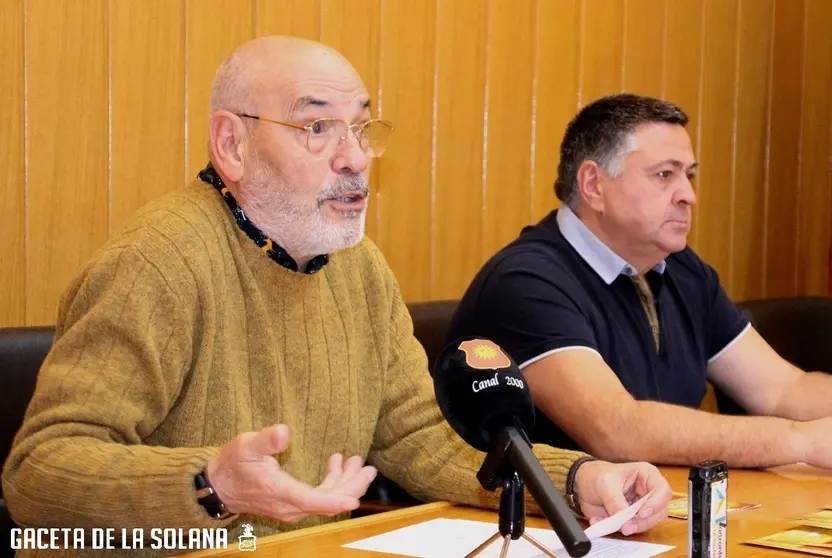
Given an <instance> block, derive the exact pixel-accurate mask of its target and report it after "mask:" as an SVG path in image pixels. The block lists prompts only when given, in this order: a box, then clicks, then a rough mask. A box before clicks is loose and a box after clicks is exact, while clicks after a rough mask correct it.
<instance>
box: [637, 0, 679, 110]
mask: <svg viewBox="0 0 832 558" xmlns="http://www.w3.org/2000/svg"><path fill="white" fill-rule="evenodd" d="M671 1H672V0H671ZM624 6H625V9H624V20H625V24H624V51H623V59H624V60H623V69H622V73H623V76H622V78H623V89H624V90H625V91H628V92H630V93H638V94H640V95H649V96H651V97H660V96H661V94H662V71H663V69H664V67H665V65H664V54H665V50H664V42H665V39H666V34H665V32H666V27H665V15H666V11H667V2H665V0H624ZM695 45H696V43H694V45H693V46H694V48H696V46H695ZM690 47H691V45H688V48H690Z"/></svg>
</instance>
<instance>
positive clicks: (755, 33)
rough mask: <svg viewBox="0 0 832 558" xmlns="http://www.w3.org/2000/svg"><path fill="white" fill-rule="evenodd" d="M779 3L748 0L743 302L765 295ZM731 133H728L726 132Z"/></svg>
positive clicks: (743, 31)
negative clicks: (769, 124)
mask: <svg viewBox="0 0 832 558" xmlns="http://www.w3.org/2000/svg"><path fill="white" fill-rule="evenodd" d="M773 19H774V0H754V1H749V0H743V1H742V6H741V13H740V43H739V44H740V52H739V74H738V76H737V79H738V83H739V91H738V94H739V95H738V96H739V103H738V105H737V115H736V120H737V124H736V151H735V158H736V174H735V181H734V202H735V203H734V233H733V238H734V247H733V254H734V262H733V265H734V289H733V293H732V294H733V296H734V298H735V299H737V300H749V299H752V298H760V297H762V296H763V293H764V291H763V288H764V281H763V279H764V269H765V230H766V227H765V217H766V215H765V199H766V180H765V179H766V176H765V175H766V172H765V171H766V142H767V141H768V138H767V134H766V128H767V124H766V123H767V119H768V104H769V98H768V83H769V67H770V53H771V31H772V29H773V28H772V23H773ZM725 132H728V130H725Z"/></svg>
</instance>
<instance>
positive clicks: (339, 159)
mask: <svg viewBox="0 0 832 558" xmlns="http://www.w3.org/2000/svg"><path fill="white" fill-rule="evenodd" d="M369 165H370V157H369V156H368V155H367V153H365V152H364V149H362V147H361V145H360V142H359V141H358V138H357V137H356V135H355V134H354V133H353V131H352V130H347V133H346V134H345V136H344V138H343V140H342V141H340V142H339V143H338V147H337V148H336V151H335V155H334V156H333V157H332V170H333V171H334V172H337V173H345V172H351V173H353V174H360V173H362V172H364V171H365V170H367V167H368V166H369Z"/></svg>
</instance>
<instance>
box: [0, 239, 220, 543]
mask: <svg viewBox="0 0 832 558" xmlns="http://www.w3.org/2000/svg"><path fill="white" fill-rule="evenodd" d="M154 261H156V259H154V258H152V257H151V258H148V257H147V255H146V254H144V253H142V252H140V250H139V249H138V248H136V247H122V248H117V247H116V248H111V249H109V250H106V251H104V252H103V253H102V254H100V255H99V257H98V258H96V260H95V261H94V263H92V264H90V265H89V266H88V267H87V269H85V271H84V272H83V273H82V274H80V275H79V277H78V278H77V279H76V280H75V282H74V283H73V284H72V285H71V286H70V288H69V290H68V291H67V292H66V294H65V295H64V297H63V299H62V302H61V309H60V313H59V318H58V323H57V332H56V342H55V345H54V346H53V349H52V350H51V352H50V354H49V355H48V357H47V359H46V361H45V362H44V364H43V366H42V368H41V370H40V373H39V375H38V381H37V388H36V392H35V395H34V398H33V399H32V401H31V404H30V406H29V409H28V411H27V414H26V418H25V420H24V423H23V426H22V427H21V429H20V431H19V433H18V435H17V437H16V439H15V443H14V446H13V450H12V452H11V455H10V457H9V459H8V460H7V462H6V464H5V469H4V471H3V492H4V496H5V498H6V500H7V502H8V507H9V509H10V510H11V513H12V515H13V517H14V519H15V520H16V521H17V522H18V523H20V524H22V525H26V526H45V527H85V528H91V527H126V528H130V527H139V528H145V529H147V528H152V527H183V528H185V527H208V526H212V527H217V526H222V525H223V524H224V523H220V522H216V521H215V520H212V519H211V518H209V517H208V515H207V514H206V513H205V512H204V510H203V509H202V508H201V507H200V506H199V505H198V503H197V502H196V499H195V489H194V483H193V477H194V475H195V474H196V473H197V472H199V471H200V470H201V469H202V467H203V466H204V464H205V463H206V462H207V461H208V460H209V459H210V458H211V457H212V456H213V455H215V454H216V453H217V451H218V450H217V449H216V448H210V447H194V448H164V447H156V446H148V445H143V440H144V439H145V438H146V437H147V436H148V435H150V434H151V433H152V432H153V431H154V429H156V428H157V426H158V425H159V424H160V423H161V421H162V420H163V419H164V418H165V416H166V415H167V413H168V412H169V410H170V408H171V407H172V405H173V404H174V402H175V401H176V399H177V396H178V395H179V393H180V390H181V389H182V386H183V383H184V382H186V381H187V375H188V371H189V367H190V359H191V351H192V346H193V343H194V340H193V339H192V338H191V336H192V333H191V332H192V331H194V320H195V319H196V318H195V315H196V310H195V308H196V305H193V304H184V303H183V302H184V301H183V300H182V297H181V295H180V294H179V293H177V290H176V289H177V286H176V285H174V284H173V283H174V281H172V280H171V278H170V277H166V276H165V274H163V273H162V272H161V271H160V269H159V268H158V267H157V265H156V264H155V263H154ZM178 282H179V287H181V286H182V285H183V284H185V283H186V282H185V281H182V280H179V281H178ZM67 502H71V505H67Z"/></svg>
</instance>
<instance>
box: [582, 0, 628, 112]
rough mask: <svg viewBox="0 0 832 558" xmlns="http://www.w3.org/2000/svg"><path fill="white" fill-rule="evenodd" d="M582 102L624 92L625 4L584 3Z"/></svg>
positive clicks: (592, 0)
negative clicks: (622, 75)
mask: <svg viewBox="0 0 832 558" xmlns="http://www.w3.org/2000/svg"><path fill="white" fill-rule="evenodd" d="M581 10H582V13H581V51H582V52H581V69H580V78H579V79H580V83H579V87H580V91H579V95H580V102H581V105H582V106H584V105H588V104H589V103H591V102H592V101H594V100H596V99H598V98H599V97H603V96H604V95H610V94H612V93H617V92H619V91H621V66H622V61H623V58H622V46H623V40H624V3H623V2H621V1H617V2H609V1H608V0H582V2H581Z"/></svg>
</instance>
